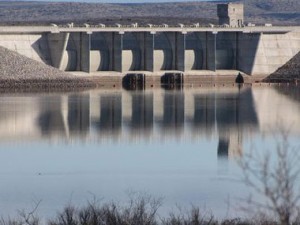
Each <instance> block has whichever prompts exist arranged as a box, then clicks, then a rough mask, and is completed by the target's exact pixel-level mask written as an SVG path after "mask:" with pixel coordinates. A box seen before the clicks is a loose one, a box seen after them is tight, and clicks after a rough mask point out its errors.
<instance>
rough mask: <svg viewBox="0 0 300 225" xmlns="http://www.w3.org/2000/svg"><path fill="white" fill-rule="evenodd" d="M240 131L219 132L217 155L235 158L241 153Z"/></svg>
mask: <svg viewBox="0 0 300 225" xmlns="http://www.w3.org/2000/svg"><path fill="white" fill-rule="evenodd" d="M240 136H241V135H240V133H239V132H238V134H236V132H234V131H233V132H231V131H230V130H228V132H227V133H226V132H222V133H220V134H219V143H218V157H221V158H223V157H225V158H227V157H229V158H235V157H240V156H241V155H242V153H243V152H242V140H241V137H240Z"/></svg>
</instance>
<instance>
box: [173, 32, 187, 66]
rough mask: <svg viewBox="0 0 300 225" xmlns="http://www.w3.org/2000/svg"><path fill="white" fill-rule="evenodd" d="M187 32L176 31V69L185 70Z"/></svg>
mask: <svg viewBox="0 0 300 225" xmlns="http://www.w3.org/2000/svg"><path fill="white" fill-rule="evenodd" d="M185 38H186V34H185V33H179V32H178V33H175V51H174V52H175V60H176V61H175V69H176V70H180V71H184V70H185V64H184V62H185V54H184V53H185Z"/></svg>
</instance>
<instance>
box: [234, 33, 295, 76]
mask: <svg viewBox="0 0 300 225" xmlns="http://www.w3.org/2000/svg"><path fill="white" fill-rule="evenodd" d="M238 43H239V44H238V49H239V51H238V54H239V58H238V62H239V66H238V69H239V70H241V71H243V72H245V73H247V74H251V75H263V74H270V73H273V72H275V71H276V70H277V69H278V68H279V67H281V66H282V65H284V64H285V63H286V62H287V61H289V60H290V59H291V58H293V57H294V56H295V55H296V54H297V53H298V52H299V51H300V32H290V33H254V34H244V33H240V34H239V39H238Z"/></svg>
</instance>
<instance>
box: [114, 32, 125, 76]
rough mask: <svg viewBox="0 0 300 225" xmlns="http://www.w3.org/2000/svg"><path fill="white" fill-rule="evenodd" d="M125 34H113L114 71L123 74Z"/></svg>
mask: <svg viewBox="0 0 300 225" xmlns="http://www.w3.org/2000/svg"><path fill="white" fill-rule="evenodd" d="M122 50H123V33H113V34H112V55H113V59H112V66H113V70H114V71H117V72H122Z"/></svg>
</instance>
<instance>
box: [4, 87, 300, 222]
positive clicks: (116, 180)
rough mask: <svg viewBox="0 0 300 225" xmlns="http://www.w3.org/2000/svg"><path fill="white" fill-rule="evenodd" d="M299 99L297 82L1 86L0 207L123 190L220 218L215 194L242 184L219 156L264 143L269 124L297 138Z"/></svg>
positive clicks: (50, 207) (48, 209)
mask: <svg viewBox="0 0 300 225" xmlns="http://www.w3.org/2000/svg"><path fill="white" fill-rule="evenodd" d="M299 99H300V91H299V89H298V88H297V87H295V88H293V87H280V88H275V87H256V88H249V87H242V88H240V89H239V88H237V87H232V88H200V89H197V88H185V89H184V90H164V89H153V90H152V89H151V90H145V91H125V90H117V89H116V90H92V91H87V92H83V93H66V94H55V93H52V94H50V93H49V94H13V95H9V94H2V95H1V96H0V146H1V148H0V165H1V166H0V171H1V173H0V180H1V186H0V187H1V190H0V208H2V209H5V211H3V212H2V213H4V214H3V215H5V216H6V214H7V213H11V212H12V211H15V210H16V209H23V208H25V207H28V204H27V205H26V203H28V202H30V200H31V199H33V198H34V199H36V198H37V199H42V200H43V202H42V204H41V208H40V211H41V212H42V213H44V215H49V214H51V215H55V212H56V211H57V210H58V206H59V207H63V206H65V204H66V203H67V202H68V201H69V200H70V195H72V200H73V201H74V202H75V203H76V204H77V203H78V204H82V203H83V202H85V201H86V200H87V198H89V197H91V196H90V193H93V194H95V195H97V197H100V198H101V197H105V200H108V201H110V200H111V199H116V201H117V202H119V201H121V202H122V201H123V200H124V199H122V196H123V195H122V194H124V192H125V191H126V190H128V189H133V190H134V191H140V190H142V191H143V190H145V191H146V192H148V191H149V193H150V194H151V195H152V194H153V195H154V196H155V197H157V196H158V197H161V196H162V197H165V201H164V206H166V208H167V207H169V208H168V209H166V213H168V212H170V209H172V207H174V205H175V204H177V203H178V204H179V205H184V204H186V205H185V206H187V207H188V206H189V204H191V203H194V204H197V205H199V204H200V205H199V206H202V205H201V204H205V205H207V207H208V208H211V209H213V210H216V211H214V213H216V214H217V215H220V216H224V214H225V212H224V209H225V208H226V204H225V205H224V204H222V203H223V201H224V199H225V198H227V197H228V195H230V194H233V195H236V194H237V193H240V194H244V192H245V187H241V185H240V186H239V185H238V184H236V183H234V182H232V180H230V179H231V178H235V177H234V175H233V174H237V173H238V172H239V170H238V168H237V166H236V165H235V164H234V161H235V160H226V159H228V158H230V159H231V158H234V157H240V156H241V155H242V154H243V152H246V151H247V144H249V143H251V141H254V142H255V141H259V143H262V141H261V139H264V141H265V142H267V144H266V145H267V146H269V144H272V143H273V142H274V140H273V139H272V136H273V134H274V132H275V131H276V129H278V123H279V122H280V123H282V124H285V125H287V126H288V127H289V131H290V134H291V136H294V137H295V136H296V138H297V140H299V134H300V102H299ZM291 125H292V126H291ZM267 136H269V137H270V138H269V139H268V138H266V137H267ZM262 137H263V138H262ZM271 139H272V140H271ZM270 140H271V141H270ZM248 147H249V146H248ZM223 159H225V160H223ZM223 162H224V163H223ZM224 177H225V178H229V179H227V180H226V179H223V178H224ZM232 190H235V191H234V193H232ZM87 193H88V194H87ZM242 196H243V195H242ZM124 201H126V199H125V200H124ZM29 207H30V206H29Z"/></svg>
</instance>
